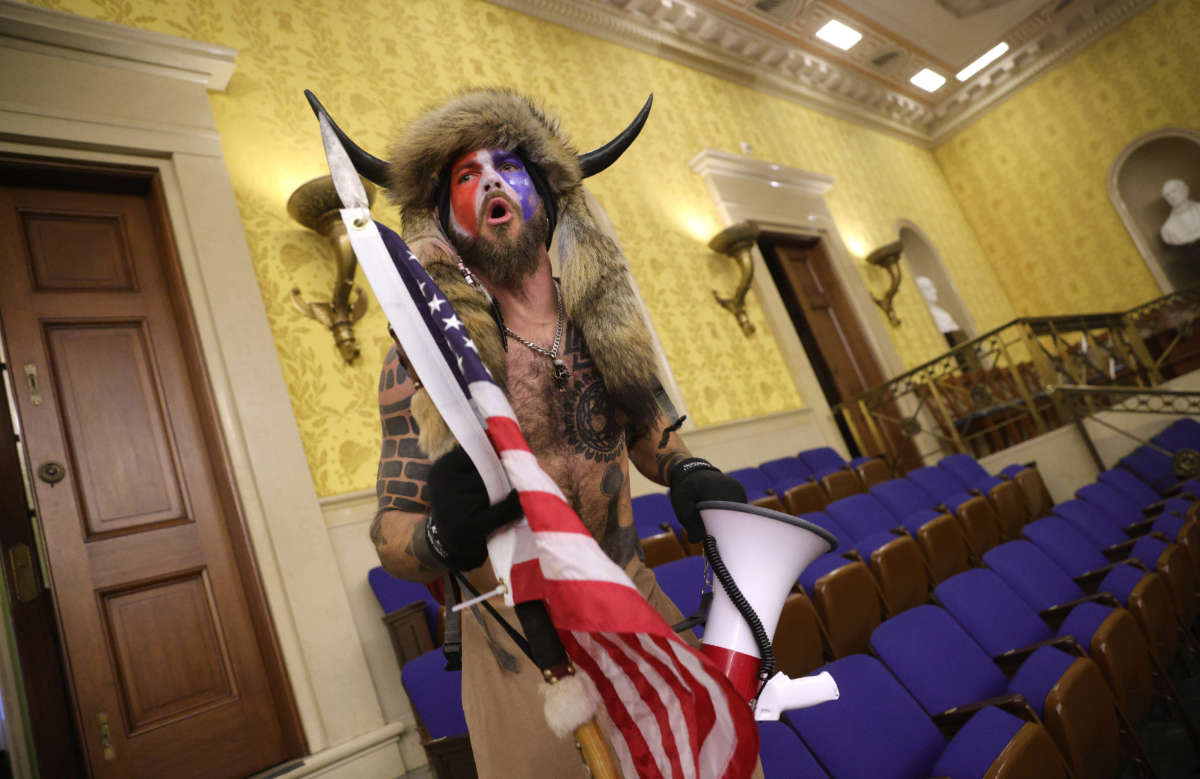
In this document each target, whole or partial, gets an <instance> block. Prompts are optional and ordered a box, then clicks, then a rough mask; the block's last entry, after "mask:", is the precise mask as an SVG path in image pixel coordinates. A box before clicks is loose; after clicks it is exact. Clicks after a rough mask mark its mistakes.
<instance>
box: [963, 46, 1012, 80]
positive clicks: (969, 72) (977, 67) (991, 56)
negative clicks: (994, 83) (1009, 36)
mask: <svg viewBox="0 0 1200 779" xmlns="http://www.w3.org/2000/svg"><path fill="white" fill-rule="evenodd" d="M1006 51H1008V44H1007V43H997V44H996V45H995V46H993V47H992V48H990V49H988V51H987V54H984V55H983V56H982V57H980V58H979V59H977V60H975V61H974V62H972V63H971V64H970V65H967V66H966V67H965V68H963V69H962V70H960V71H958V75H956V76H955V78H956V79H958V80H959V81H966V80H967V79H969V78H970V77H971V76H974V75H975V74H976V73H978V72H979V71H981V70H983V69H984V68H986V67H987V66H988V65H991V64H992V63H993V62H995V61H996V60H998V59H1000V57H1002V56H1004V52H1006Z"/></svg>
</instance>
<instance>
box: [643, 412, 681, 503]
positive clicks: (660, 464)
mask: <svg viewBox="0 0 1200 779" xmlns="http://www.w3.org/2000/svg"><path fill="white" fill-rule="evenodd" d="M680 421H682V420H680ZM674 428H675V425H672V424H670V423H669V422H668V421H667V418H666V416H665V415H663V414H659V415H658V417H656V418H655V420H654V422H653V424H651V425H650V427H649V429H634V428H631V429H630V430H629V434H628V438H629V459H630V461H631V462H632V463H633V464H634V465H635V466H636V467H637V469H638V470H639V471H641V472H642V475H643V476H645V477H646V478H647V479H649V480H650V481H652V482H654V483H655V484H662V485H663V486H667V471H669V470H670V469H671V466H672V465H674V464H675V463H677V462H679V461H680V460H686V459H687V458H689V457H691V456H692V453H691V452H689V451H688V448H687V446H685V445H684V443H683V439H682V438H680V437H679V434H678V433H676V432H675V429H674Z"/></svg>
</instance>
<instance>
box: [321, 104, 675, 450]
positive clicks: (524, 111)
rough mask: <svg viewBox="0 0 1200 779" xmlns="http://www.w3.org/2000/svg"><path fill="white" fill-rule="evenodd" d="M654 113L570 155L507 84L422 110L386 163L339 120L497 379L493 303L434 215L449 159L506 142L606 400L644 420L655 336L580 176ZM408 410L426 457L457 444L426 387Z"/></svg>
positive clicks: (651, 406)
mask: <svg viewBox="0 0 1200 779" xmlns="http://www.w3.org/2000/svg"><path fill="white" fill-rule="evenodd" d="M310 101H315V98H312V97H310ZM315 107H317V106H314V108H315ZM649 109H650V101H649V100H647V101H646V104H645V106H643V108H642V111H641V113H640V114H639V115H638V117H637V118H636V119H635V120H634V122H633V123H631V124H630V126H629V127H628V128H626V129H625V131H623V132H622V133H621V134H620V135H618V136H617V137H616V138H614V139H613V140H612V141H611V142H609V143H608V144H606V145H605V146H603V147H601V148H599V149H597V150H596V151H594V152H589V153H587V154H584V155H578V154H577V153H576V152H575V150H574V149H573V148H572V147H571V145H570V143H569V142H568V140H567V139H566V137H565V136H564V135H563V134H562V132H561V131H560V130H559V128H558V123H557V122H556V121H555V120H553V119H552V118H550V117H548V116H547V115H546V114H545V113H543V112H542V111H541V110H540V109H539V108H538V107H537V106H536V105H534V103H533V102H532V101H530V100H529V99H527V98H525V97H522V96H520V95H518V94H516V93H515V92H512V91H510V90H507V89H479V90H473V91H468V92H463V93H461V94H459V95H458V96H456V97H454V98H451V99H450V100H448V101H446V102H444V103H442V104H440V105H438V106H436V107H434V108H432V109H430V110H428V111H426V112H425V113H424V114H422V115H421V116H420V117H418V118H417V119H416V120H415V121H413V122H412V123H411V124H409V125H408V127H406V128H405V129H404V130H403V131H402V132H401V134H400V136H399V138H398V139H397V141H396V142H395V143H394V144H393V145H392V148H391V159H390V161H388V162H384V161H382V160H379V159H378V158H375V157H372V156H371V155H369V154H367V153H366V152H364V151H363V150H362V149H360V148H358V147H357V146H356V145H354V144H353V142H352V141H350V139H349V138H348V137H346V136H345V135H344V134H343V133H341V131H340V130H337V129H336V126H335V131H336V132H338V134H339V135H340V136H341V139H342V142H343V144H345V145H346V147H347V151H348V152H349V153H350V156H351V159H352V160H353V161H354V164H355V167H356V168H358V170H359V172H360V173H361V174H363V175H364V176H366V177H367V178H369V179H371V180H372V181H375V182H376V183H378V184H380V185H382V186H384V187H386V188H387V190H388V194H389V196H390V197H391V198H392V199H393V200H395V201H396V203H397V204H398V205H399V206H400V208H401V210H402V214H403V215H402V220H403V234H404V240H405V242H406V243H407V244H408V246H409V248H410V249H411V250H412V252H413V253H414V254H415V255H416V256H417V258H418V259H419V260H420V261H421V263H422V265H424V266H425V267H426V269H427V270H428V271H429V273H430V275H431V276H433V279H434V281H435V282H436V283H437V284H438V287H439V288H440V289H441V290H442V292H443V294H445V295H446V296H447V298H449V300H450V302H451V304H453V306H454V308H455V310H456V311H457V312H458V315H459V317H460V318H462V320H463V322H464V324H465V325H466V327H467V329H468V331H469V332H470V333H471V338H472V340H473V341H474V342H475V344H476V346H477V347H478V348H479V353H480V356H481V358H482V359H483V361H484V364H485V365H487V367H488V369H489V370H490V371H491V372H492V375H493V376H494V377H495V378H496V380H497V381H498V382H500V384H501V385H502V386H503V385H504V383H505V375H504V352H503V349H502V346H501V342H500V333H499V330H498V328H497V326H496V324H495V322H494V320H493V319H492V317H491V314H490V309H489V301H488V300H487V299H486V298H485V297H484V295H483V294H482V293H481V292H480V291H478V290H477V289H476V288H475V287H473V286H472V285H471V284H469V283H467V281H466V280H465V279H464V274H463V272H462V262H461V260H460V259H459V257H458V255H457V253H456V252H455V250H454V246H453V244H452V243H451V242H450V241H449V239H448V237H447V235H446V233H445V232H444V230H443V228H442V222H441V221H440V220H439V215H438V194H439V193H438V190H439V186H440V185H443V182H442V181H441V177H442V176H443V175H444V171H445V170H446V168H447V166H448V165H449V164H450V162H452V161H453V160H454V159H456V158H457V157H459V156H461V155H462V154H464V153H466V152H468V151H471V150H473V149H479V148H489V147H499V148H502V149H506V150H509V151H515V152H517V153H518V154H519V155H520V156H521V157H522V159H523V160H524V161H525V163H526V166H527V167H528V168H530V169H531V170H530V175H531V178H532V179H533V180H534V183H535V185H536V186H537V188H538V191H539V194H541V196H542V200H543V202H544V203H545V204H546V209H547V216H548V217H549V219H550V223H551V228H552V229H553V230H555V237H556V238H557V243H556V246H557V252H558V257H557V259H558V263H559V269H560V271H561V275H562V282H561V288H562V296H563V305H564V307H565V309H566V313H567V317H568V318H569V319H570V320H571V321H572V322H574V323H575V324H576V325H577V326H578V327H579V329H580V330H581V331H582V333H583V337H584V339H585V340H586V341H587V344H588V348H589V350H590V351H591V353H592V356H593V357H594V358H595V360H596V366H597V368H598V369H599V371H600V375H601V377H602V378H603V379H604V383H605V387H606V388H607V389H608V392H609V394H610V396H611V397H612V398H613V400H614V401H615V402H616V404H617V405H618V406H619V407H620V408H622V409H623V410H624V411H625V412H626V413H627V414H628V415H629V417H630V420H631V422H633V423H634V424H637V425H639V426H642V425H646V424H648V423H649V422H650V421H652V419H653V418H654V415H655V414H656V413H657V404H656V401H655V392H656V390H657V389H658V387H659V386H660V385H659V383H658V378H657V376H656V375H655V364H656V363H655V357H654V352H653V348H652V346H651V341H650V333H649V330H648V328H647V327H646V323H645V321H644V319H643V317H642V312H641V308H640V306H639V305H638V301H637V296H636V293H635V292H634V289H633V284H632V280H631V278H630V276H629V268H628V266H627V264H626V262H625V257H624V255H623V254H622V253H621V249H620V247H619V246H618V245H617V244H616V242H615V241H613V240H612V239H611V238H609V237H608V236H607V235H606V234H605V233H604V232H603V231H602V230H601V228H600V226H599V224H598V223H597V219H596V217H595V216H594V215H593V214H592V212H591V210H590V209H589V208H588V205H587V201H586V197H585V193H584V189H583V178H584V177H585V176H588V175H591V174H593V173H598V172H600V171H601V170H603V169H604V168H606V167H607V166H608V165H609V164H611V163H612V162H613V161H615V160H616V158H617V157H618V156H620V154H621V152H623V151H624V150H625V148H627V147H628V146H629V144H630V143H632V142H633V139H634V138H635V137H636V136H637V134H638V132H639V131H640V130H641V127H642V124H643V123H644V122H645V119H646V115H647V114H648V113H649ZM556 222H557V224H555V223H556ZM413 413H414V415H416V417H417V421H418V423H419V424H420V425H421V447H422V448H423V449H424V450H425V451H426V452H427V453H428V454H429V455H430V456H432V457H436V456H438V455H439V454H441V453H443V452H445V451H447V450H449V449H450V448H451V447H452V446H453V445H454V440H453V438H452V437H451V435H450V432H449V430H448V429H447V428H446V426H445V424H444V423H443V422H442V420H441V418H440V417H438V416H437V412H436V410H435V409H434V408H433V406H432V403H430V402H429V400H428V397H427V396H426V394H425V393H424V392H423V391H422V392H419V393H418V394H417V395H416V396H415V397H414V398H413Z"/></svg>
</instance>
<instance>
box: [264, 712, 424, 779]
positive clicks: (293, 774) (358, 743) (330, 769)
mask: <svg viewBox="0 0 1200 779" xmlns="http://www.w3.org/2000/svg"><path fill="white" fill-rule="evenodd" d="M407 730H409V728H407V727H406V726H405V725H404V724H403V723H400V722H392V723H388V724H387V725H384V726H383V727H382V728H379V729H377V730H374V731H371V732H370V733H365V734H363V735H361V736H358V737H357V738H353V739H350V740H349V741H346V742H344V743H342V744H338V745H337V746H334V747H330V748H328V749H323V750H321V751H320V752H317V753H316V754H312V755H309V756H308V757H304V758H301V759H300V760H297V761H295V762H294V763H293V764H291V765H288V766H284V767H277V768H274V769H271V770H268V771H264V772H263V773H261V774H257V775H255V776H254V777H251V779H300V777H321V779H394V778H395V777H398V776H407V775H409V774H407V773H406V772H407V770H408V769H407V768H406V767H405V763H404V758H403V757H402V756H401V754H400V737H401V735H402V734H404V733H405V732H406V731H407ZM416 770H417V771H419V770H420V769H419V768H418V769H416ZM413 775H414V776H416V775H418V774H415V773H414V774H413Z"/></svg>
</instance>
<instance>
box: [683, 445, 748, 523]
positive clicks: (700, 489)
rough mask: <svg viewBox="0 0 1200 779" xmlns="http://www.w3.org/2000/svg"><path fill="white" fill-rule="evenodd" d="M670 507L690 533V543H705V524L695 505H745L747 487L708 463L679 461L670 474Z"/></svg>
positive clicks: (702, 461) (700, 460)
mask: <svg viewBox="0 0 1200 779" xmlns="http://www.w3.org/2000/svg"><path fill="white" fill-rule="evenodd" d="M667 484H669V485H670V497H671V508H673V509H675V516H676V517H677V518H678V519H679V524H681V525H683V529H684V530H686V531H687V537H688V541H691V542H693V543H696V542H699V541H703V540H704V535H705V533H704V522H702V521H701V519H700V510H699V509H697V508H696V504H697V503H699V502H701V501H705V500H728V501H733V502H735V503H745V502H746V488H745V487H743V486H742V485H741V483H740V482H739V481H738V480H737V479H735V478H733V477H732V476H726V475H725V474H724V473H722V472H721V470H720V469H718V468H717V467H716V466H714V465H713V464H712V463H710V462H709V461H708V460H704V459H701V458H699V457H691V458H688V459H686V460H680V461H679V462H677V463H675V464H674V465H672V466H671V468H670V469H669V470H668V471H667Z"/></svg>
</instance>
